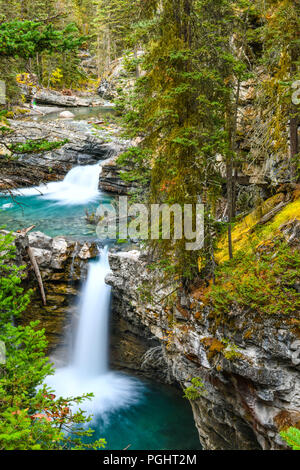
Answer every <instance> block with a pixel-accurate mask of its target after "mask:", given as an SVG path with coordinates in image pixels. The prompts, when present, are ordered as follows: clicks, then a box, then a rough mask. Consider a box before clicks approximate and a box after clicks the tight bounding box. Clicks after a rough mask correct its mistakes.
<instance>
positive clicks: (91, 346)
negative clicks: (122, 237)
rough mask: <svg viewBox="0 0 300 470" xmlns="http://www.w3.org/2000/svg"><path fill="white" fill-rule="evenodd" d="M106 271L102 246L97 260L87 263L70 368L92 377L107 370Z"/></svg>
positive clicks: (107, 264)
mask: <svg viewBox="0 0 300 470" xmlns="http://www.w3.org/2000/svg"><path fill="white" fill-rule="evenodd" d="M108 272H109V263H108V256H107V247H106V248H105V250H104V252H103V254H102V256H101V257H100V259H99V261H97V262H96V263H91V264H90V267H89V272H88V278H87V281H86V284H85V287H84V290H83V295H82V302H81V308H80V319H79V325H78V331H77V337H76V343H75V352H74V367H75V368H76V369H77V370H78V372H79V373H80V374H81V375H82V376H86V377H96V376H98V375H100V374H104V373H105V372H107V371H108V323H109V318H108V317H109V306H110V290H111V288H110V287H109V286H108V285H107V284H105V276H106V274H107V273H108ZM100 310H101V311H100Z"/></svg>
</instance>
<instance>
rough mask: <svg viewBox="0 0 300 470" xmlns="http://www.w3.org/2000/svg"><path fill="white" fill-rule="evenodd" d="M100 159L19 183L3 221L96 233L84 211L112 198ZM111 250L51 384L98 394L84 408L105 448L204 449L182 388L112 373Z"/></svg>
mask: <svg viewBox="0 0 300 470" xmlns="http://www.w3.org/2000/svg"><path fill="white" fill-rule="evenodd" d="M100 172H101V163H99V164H97V165H90V166H78V167H75V168H73V169H72V170H71V171H70V172H69V173H68V174H67V175H66V177H65V179H64V180H63V181H61V182H57V183H49V184H47V185H42V186H39V187H35V188H21V189H20V190H18V191H17V193H16V194H15V197H14V199H13V200H12V199H11V198H10V197H5V196H3V197H0V209H2V210H1V212H0V224H1V225H6V227H7V228H8V229H11V230H16V229H19V228H23V227H28V226H30V225H35V226H36V230H40V231H42V232H44V233H46V234H47V235H49V236H56V235H65V236H71V237H72V238H74V239H80V238H83V239H87V238H88V237H92V238H94V239H95V238H96V233H95V227H93V226H89V225H88V224H87V221H86V214H85V213H86V211H89V212H92V211H94V210H96V208H97V206H98V204H99V203H100V202H102V203H105V202H106V201H107V202H110V201H111V199H112V198H111V197H110V196H107V195H105V194H103V193H102V192H101V191H99V190H98V180H99V174H100ZM108 272H109V263H108V249H107V247H106V248H105V249H104V250H102V251H101V253H100V254H99V257H98V259H97V260H96V261H93V262H91V263H90V264H89V270H88V276H87V280H86V281H85V283H84V285H83V288H82V294H81V300H80V302H79V305H78V313H79V321H78V327H77V331H76V332H75V336H74V340H75V341H74V343H75V347H74V350H73V353H72V359H71V361H70V364H69V366H67V367H64V368H61V369H57V370H56V372H55V375H53V376H50V377H48V379H47V384H48V385H49V386H50V387H51V388H52V389H53V390H55V392H56V394H57V395H59V396H65V397H70V396H80V395H82V394H84V393H93V394H94V398H93V399H92V400H90V401H89V400H87V401H85V402H84V403H83V404H81V405H80V407H81V408H82V409H84V410H85V411H87V413H88V414H91V415H93V421H92V424H91V427H92V428H93V429H94V430H95V435H94V439H98V438H100V437H103V438H105V439H107V441H108V445H107V449H110V450H119V449H123V448H125V447H127V446H128V445H130V446H131V447H130V449H133V450H138V449H144V450H147V449H149V450H156V449H158V450H163V449H179V450H183V449H193V450H194V449H198V448H200V444H199V439H198V435H197V432H196V429H195V426H194V423H193V418H192V412H191V409H190V406H189V404H188V402H187V401H186V400H184V399H183V398H182V392H180V391H177V390H176V389H174V388H171V387H168V386H163V385H161V384H159V385H156V384H155V383H153V382H151V381H146V380H143V381H142V380H140V379H137V378H135V377H131V376H129V375H128V374H125V373H121V372H118V373H117V372H114V371H111V370H109V313H110V298H111V289H110V287H109V286H107V285H106V284H105V276H106V274H107V273H108Z"/></svg>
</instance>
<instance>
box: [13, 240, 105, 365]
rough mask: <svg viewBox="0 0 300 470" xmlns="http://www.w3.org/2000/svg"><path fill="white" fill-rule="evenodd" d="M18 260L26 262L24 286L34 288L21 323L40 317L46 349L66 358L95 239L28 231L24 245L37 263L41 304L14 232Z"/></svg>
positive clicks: (24, 252)
mask: <svg viewBox="0 0 300 470" xmlns="http://www.w3.org/2000/svg"><path fill="white" fill-rule="evenodd" d="M15 235H16V241H15V243H16V247H17V262H18V264H19V265H26V266H27V268H26V279H25V281H24V283H25V287H26V288H28V287H30V288H31V289H33V295H32V301H31V303H30V305H29V307H28V309H27V310H26V311H25V312H24V313H23V314H22V319H21V321H22V323H24V324H28V322H30V321H35V320H40V322H41V326H42V327H43V328H45V330H46V337H47V340H48V341H49V352H50V353H51V352H53V351H54V350H55V353H56V355H57V357H63V358H65V359H66V360H67V358H68V350H67V348H68V346H69V343H68V341H66V338H67V337H68V333H70V332H71V328H70V326H71V325H72V323H73V322H74V321H76V314H77V309H76V308H75V307H76V305H77V304H78V298H80V291H81V283H82V282H83V280H84V279H85V277H86V273H87V263H88V261H89V260H90V259H91V258H95V257H96V256H97V255H98V247H97V244H96V243H95V242H87V241H86V242H79V241H77V242H75V241H72V240H69V239H68V238H66V237H62V236H58V237H55V238H51V237H48V236H47V235H45V234H44V233H42V232H31V233H29V234H28V236H27V237H28V238H27V240H26V245H27V246H29V247H30V248H31V250H32V253H33V255H34V257H35V259H36V262H37V264H38V266H39V269H40V273H41V277H42V280H43V285H44V289H45V294H46V300H47V305H43V302H42V298H41V294H40V291H39V287H38V283H37V280H36V276H35V273H34V271H33V267H32V265H31V263H30V260H29V259H28V256H27V253H26V251H25V250H24V238H23V237H22V235H21V234H18V233H16V234H15Z"/></svg>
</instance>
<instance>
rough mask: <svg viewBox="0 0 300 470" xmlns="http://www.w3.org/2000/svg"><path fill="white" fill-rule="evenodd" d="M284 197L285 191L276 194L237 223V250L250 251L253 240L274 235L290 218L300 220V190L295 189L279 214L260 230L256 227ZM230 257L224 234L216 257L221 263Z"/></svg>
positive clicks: (235, 246)
mask: <svg viewBox="0 0 300 470" xmlns="http://www.w3.org/2000/svg"><path fill="white" fill-rule="evenodd" d="M284 197H285V196H284V194H283V193H278V194H275V196H273V197H271V198H270V199H267V200H266V201H265V202H264V203H263V204H261V205H260V206H259V207H258V208H257V209H255V210H254V211H253V212H251V214H249V215H248V216H247V217H245V218H244V219H243V220H242V221H241V222H239V223H237V224H236V225H235V227H234V228H233V230H232V243H233V247H234V251H235V252H237V251H240V250H243V251H245V252H249V250H251V248H252V244H253V242H255V241H256V242H257V243H259V241H260V240H261V241H262V240H266V239H268V238H269V237H272V236H273V235H274V233H275V232H277V231H278V230H279V228H280V226H281V225H283V224H284V223H286V222H288V221H290V220H294V219H296V218H298V219H299V220H300V193H299V191H295V192H294V195H293V198H294V201H293V202H291V203H290V204H288V205H287V206H286V207H285V208H283V209H282V210H281V211H280V212H279V213H278V214H277V215H275V216H274V218H273V219H272V221H271V222H270V223H268V224H266V225H264V226H262V228H261V229H260V230H259V229H256V227H257V223H258V222H259V220H260V219H261V218H262V217H263V216H264V215H266V214H268V213H269V212H270V211H271V210H272V209H274V208H275V207H276V206H277V205H278V204H280V203H281V202H283V200H284ZM228 258H229V256H228V241H227V235H224V236H223V237H221V239H220V240H219V242H218V245H217V252H216V254H215V259H216V261H217V263H219V264H221V263H223V262H224V261H227V260H228Z"/></svg>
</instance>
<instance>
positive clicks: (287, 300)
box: [194, 191, 300, 339]
mask: <svg viewBox="0 0 300 470" xmlns="http://www.w3.org/2000/svg"><path fill="white" fill-rule="evenodd" d="M283 200H284V195H283V194H282V193H280V194H277V195H275V196H274V197H272V198H271V199H269V200H267V201H265V202H264V203H263V204H262V205H261V206H260V207H259V208H258V209H256V210H255V211H253V212H252V213H251V214H250V215H249V216H247V217H246V218H245V219H244V220H243V221H241V222H240V223H238V224H237V225H236V226H235V228H234V229H233V232H232V238H233V244H234V248H235V250H234V257H233V259H232V260H228V255H227V252H228V249H227V244H226V242H225V238H224V237H221V239H220V241H219V247H221V249H220V250H219V252H218V253H217V255H216V259H217V261H218V262H219V266H218V267H217V269H216V273H215V277H216V282H215V284H214V285H213V284H212V283H210V284H209V286H208V287H207V288H203V287H202V288H200V289H198V291H196V292H195V293H194V294H195V295H194V297H195V298H197V299H198V300H201V301H202V302H203V304H204V305H208V304H210V305H211V306H212V310H211V313H210V318H213V320H214V323H215V324H216V325H220V324H221V323H224V322H226V324H227V325H228V326H230V322H231V321H232V319H231V318H230V317H229V315H228V313H230V312H231V311H233V310H235V311H236V312H237V313H238V312H239V311H241V312H242V311H244V312H245V311H248V312H253V313H254V314H255V318H256V320H255V321H259V319H260V317H261V316H264V315H278V318H279V319H280V321H281V320H282V319H281V316H282V315H283V316H284V317H285V320H286V321H287V320H288V321H289V323H290V324H293V325H296V326H297V318H299V310H300V294H299V293H298V288H297V286H298V283H299V280H300V253H299V249H297V246H296V245H295V243H297V241H296V240H294V242H293V243H294V245H293V244H291V245H289V243H288V239H289V235H288V236H287V235H286V233H290V232H291V231H293V230H294V231H297V227H296V224H297V221H298V220H299V221H300V199H299V192H297V191H295V192H294V194H293V199H292V202H290V203H289V204H288V205H286V206H285V207H284V208H283V209H282V210H281V211H280V212H279V213H277V214H276V215H275V216H274V217H273V218H272V219H271V220H270V221H269V222H268V223H266V224H264V225H259V224H258V222H259V220H260V219H261V217H263V216H264V215H266V214H268V213H269V212H270V210H272V209H273V208H274V207H276V206H277V205H278V204H279V203H280V202H282V201H283ZM295 322H296V323H295ZM245 335H246V336H245V339H247V338H249V337H250V336H251V331H250V332H249V331H248V332H246V334H245Z"/></svg>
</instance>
